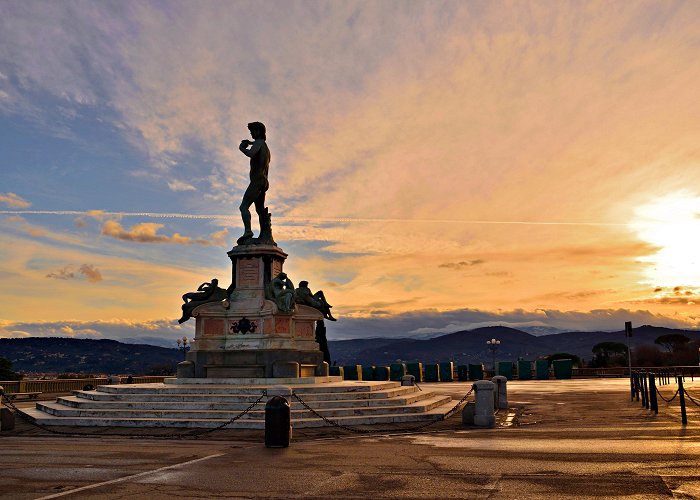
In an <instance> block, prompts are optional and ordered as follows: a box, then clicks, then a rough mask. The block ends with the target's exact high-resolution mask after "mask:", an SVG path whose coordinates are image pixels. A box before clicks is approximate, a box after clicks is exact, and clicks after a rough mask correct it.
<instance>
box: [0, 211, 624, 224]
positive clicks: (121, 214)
mask: <svg viewBox="0 0 700 500" xmlns="http://www.w3.org/2000/svg"><path fill="white" fill-rule="evenodd" d="M0 214H2V215H71V216H96V215H100V216H111V217H148V218H154V219H208V220H215V219H225V220H226V219H232V220H240V215H238V214H235V215H230V214H229V215H221V214H182V213H169V212H107V211H102V210H0ZM274 219H275V220H277V221H281V222H320V223H324V222H339V223H353V222H427V223H436V224H511V225H533V226H617V227H619V226H629V224H627V223H620V222H590V221H521V220H506V221H504V220H470V219H401V218H386V219H381V218H367V217H357V218H355V217H303V216H291V217H285V216H276V217H275V218H274Z"/></svg>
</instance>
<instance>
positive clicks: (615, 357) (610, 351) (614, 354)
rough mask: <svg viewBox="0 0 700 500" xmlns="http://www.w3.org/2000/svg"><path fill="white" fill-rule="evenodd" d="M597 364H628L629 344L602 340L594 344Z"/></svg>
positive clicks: (602, 365)
mask: <svg viewBox="0 0 700 500" xmlns="http://www.w3.org/2000/svg"><path fill="white" fill-rule="evenodd" d="M591 351H593V354H595V359H594V361H593V364H594V365H595V366H600V367H606V366H624V365H626V364H627V346H626V345H625V344H623V343H622V342H600V343H599V344H596V345H594V346H593V349H591Z"/></svg>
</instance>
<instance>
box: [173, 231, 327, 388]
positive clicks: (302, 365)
mask: <svg viewBox="0 0 700 500" xmlns="http://www.w3.org/2000/svg"><path fill="white" fill-rule="evenodd" d="M228 255H229V257H230V258H231V263H232V284H231V286H230V287H229V289H228V299H227V300H223V301H215V302H208V303H205V304H202V305H200V306H198V307H196V308H195V309H194V310H193V311H192V316H193V317H194V318H195V319H196V325H195V337H194V341H193V342H192V347H191V350H190V352H188V353H187V357H186V361H184V362H183V363H180V364H179V365H178V369H177V377H178V379H192V378H208V379H227V378H247V379H251V378H299V377H326V376H328V364H327V363H324V361H323V353H322V351H321V350H320V347H319V344H318V343H317V342H316V340H315V332H316V323H317V322H318V321H323V314H322V313H321V312H320V311H318V310H317V309H314V308H313V307H309V306H306V305H302V304H294V305H293V310H291V311H282V310H280V308H279V307H278V304H277V303H276V302H275V301H274V300H271V296H270V289H269V288H270V282H271V280H272V278H274V277H275V276H277V275H278V274H279V273H281V272H282V266H283V264H284V261H285V259H286V257H287V254H286V253H284V252H283V251H282V250H281V249H280V248H279V247H277V246H275V245H238V246H236V247H234V248H233V249H232V250H231V251H229V252H228Z"/></svg>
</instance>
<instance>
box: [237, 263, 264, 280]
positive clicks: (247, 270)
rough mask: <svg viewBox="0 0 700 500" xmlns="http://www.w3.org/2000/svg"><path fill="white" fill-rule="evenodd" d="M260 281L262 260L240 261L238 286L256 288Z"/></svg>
mask: <svg viewBox="0 0 700 500" xmlns="http://www.w3.org/2000/svg"><path fill="white" fill-rule="evenodd" d="M259 280H260V260H259V259H241V260H239V261H238V285H239V286H246V285H248V286H255V285H257V284H258V281H259Z"/></svg>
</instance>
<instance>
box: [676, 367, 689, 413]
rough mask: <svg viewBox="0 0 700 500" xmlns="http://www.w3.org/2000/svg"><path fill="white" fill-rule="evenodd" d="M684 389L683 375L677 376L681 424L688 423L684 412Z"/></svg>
mask: <svg viewBox="0 0 700 500" xmlns="http://www.w3.org/2000/svg"><path fill="white" fill-rule="evenodd" d="M684 393H685V389H683V377H678V396H680V400H681V422H682V423H683V425H687V424H688V415H687V414H686V412H685V394H684Z"/></svg>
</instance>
